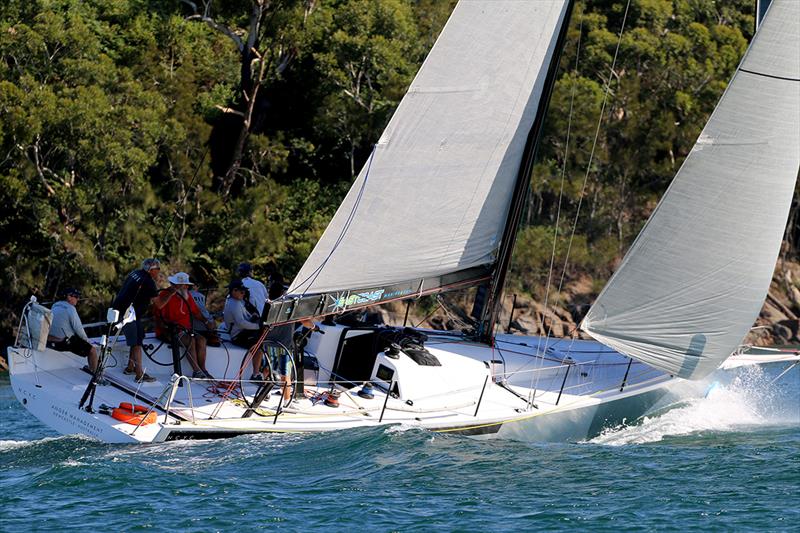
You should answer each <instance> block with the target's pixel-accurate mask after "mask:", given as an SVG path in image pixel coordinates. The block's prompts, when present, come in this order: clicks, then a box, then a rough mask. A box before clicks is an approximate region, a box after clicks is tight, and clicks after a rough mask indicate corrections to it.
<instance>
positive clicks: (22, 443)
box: [0, 436, 67, 452]
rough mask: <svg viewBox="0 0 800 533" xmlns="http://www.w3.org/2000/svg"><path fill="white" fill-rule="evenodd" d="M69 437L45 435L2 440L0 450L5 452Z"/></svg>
mask: <svg viewBox="0 0 800 533" xmlns="http://www.w3.org/2000/svg"><path fill="white" fill-rule="evenodd" d="M65 438H67V437H64V436H62V437H45V438H43V439H37V440H0V452H4V451H6V450H13V449H15V448H25V447H27V446H34V445H36V444H42V443H44V442H49V441H53V440H59V439H65Z"/></svg>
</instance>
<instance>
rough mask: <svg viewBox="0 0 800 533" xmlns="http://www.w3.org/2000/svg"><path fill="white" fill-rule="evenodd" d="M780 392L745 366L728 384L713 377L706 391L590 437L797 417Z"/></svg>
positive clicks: (721, 428) (646, 435) (622, 439)
mask: <svg viewBox="0 0 800 533" xmlns="http://www.w3.org/2000/svg"><path fill="white" fill-rule="evenodd" d="M780 392H781V391H780V390H778V389H776V388H775V386H773V385H771V384H770V383H769V379H768V378H767V376H766V375H765V374H764V372H763V371H762V370H761V369H760V368H758V367H748V368H747V369H744V370H743V371H740V372H739V373H738V375H736V376H735V377H734V378H733V380H732V381H731V382H730V383H729V384H726V385H723V384H719V383H712V384H711V385H710V386H708V387H707V393H706V395H705V396H704V397H694V398H684V399H682V400H681V401H679V402H676V403H674V404H672V405H671V406H669V407H667V408H666V409H665V410H664V411H662V412H661V413H659V414H656V415H653V416H650V417H647V416H646V417H644V418H642V419H641V421H640V422H639V423H637V424H636V425H632V426H621V427H618V428H612V429H609V430H606V431H604V432H603V433H602V434H601V435H599V436H598V437H596V438H594V439H592V440H591V441H590V442H591V443H594V444H608V445H612V446H620V445H624V444H643V443H648V442H658V441H661V440H663V439H664V438H665V437H671V436H681V435H689V434H696V433H701V434H702V433H704V432H726V431H742V430H747V429H751V428H753V427H757V426H762V427H763V426H776V425H786V424H798V423H800V412H798V410H797V409H795V408H792V407H788V408H787V407H786V405H785V404H786V400H787V398H786V397H785V396H782V395H781V394H780ZM792 395H793V394H792V393H790V396H792ZM788 400H789V401H790V402H791V401H792V400H791V398H789V399H788Z"/></svg>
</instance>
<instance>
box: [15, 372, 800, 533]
mask: <svg viewBox="0 0 800 533" xmlns="http://www.w3.org/2000/svg"><path fill="white" fill-rule="evenodd" d="M783 368H784V367H783V366H773V367H770V368H767V369H766V370H764V371H761V370H752V369H747V370H739V371H738V372H737V374H736V375H735V376H734V377H733V378H732V379H728V380H726V381H725V383H724V384H722V385H719V386H717V387H716V388H714V389H713V390H712V391H711V393H710V394H709V396H708V397H707V398H702V399H696V400H684V401H678V402H676V403H672V404H671V405H667V406H662V408H661V409H660V410H658V411H656V412H655V413H654V414H652V415H651V416H649V417H646V418H645V419H643V420H640V421H638V422H637V423H636V424H635V425H632V426H629V427H622V428H616V429H614V430H610V431H607V432H606V433H604V434H603V435H601V436H599V437H597V438H595V439H593V440H592V441H589V442H583V443H564V444H552V443H540V444H525V443H517V442H509V441H478V440H472V439H468V438H464V437H458V436H449V435H439V434H433V433H429V432H426V431H420V430H416V429H406V428H383V429H367V430H357V431H351V432H337V433H330V434H324V435H294V436H292V435H290V436H287V435H258V436H244V437H237V438H234V439H229V440H218V441H190V442H171V443H165V444H153V445H139V446H135V445H109V444H101V443H97V442H93V441H90V440H87V439H83V438H79V437H63V436H58V435H56V434H55V433H54V432H52V431H50V430H49V429H47V428H46V427H44V426H43V425H41V424H40V423H39V422H37V421H36V420H34V419H32V418H30V417H29V416H28V415H27V412H26V411H25V410H24V409H23V408H22V406H21V405H19V404H18V403H17V401H16V399H15V398H14V396H13V392H12V391H11V388H10V386H9V383H8V376H7V374H5V375H0V416H2V418H1V419H0V420H2V421H1V422H0V492H1V493H2V500H0V501H2V503H0V529H2V530H3V531H30V530H34V531H52V530H56V529H58V530H67V531H72V530H79V529H88V528H92V529H95V530H101V531H115V530H119V531H138V530H157V531H160V530H179V531H215V530H221V531H231V530H245V531H250V530H257V529H266V528H278V529H284V530H290V531H294V530H301V529H303V530H319V529H321V528H331V529H333V530H336V531H341V530H368V531H430V530H443V531H444V530H447V531H451V530H459V531H476V530H533V529H537V530H538V529H544V530H567V529H569V530H585V529H591V530H598V531H618V530H620V529H622V530H629V529H636V530H686V529H700V528H702V529H704V530H705V529H712V530H738V531H764V530H775V531H792V530H794V531H797V527H798V523H800V508H799V506H798V493H799V492H800V372H798V369H797V368H795V369H794V370H793V371H792V372H791V373H789V374H787V375H786V376H784V377H783V378H782V379H781V380H780V381H779V382H777V383H776V384H771V385H770V384H769V382H770V380H771V379H772V378H774V377H775V376H777V374H778V373H780V371H781V370H782V369H783Z"/></svg>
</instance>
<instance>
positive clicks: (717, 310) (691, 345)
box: [581, 0, 800, 378]
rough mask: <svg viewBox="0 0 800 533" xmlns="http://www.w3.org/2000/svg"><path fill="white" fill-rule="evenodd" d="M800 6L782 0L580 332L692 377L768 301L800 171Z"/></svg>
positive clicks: (712, 364) (738, 336)
mask: <svg viewBox="0 0 800 533" xmlns="http://www.w3.org/2000/svg"><path fill="white" fill-rule="evenodd" d="M799 80H800V1H798V0H774V1H773V2H772V5H771V7H770V8H769V11H768V12H767V15H766V18H765V19H764V21H763V23H762V25H761V27H760V28H759V30H758V32H757V33H756V35H755V37H754V39H753V42H752V43H751V45H750V48H749V49H748V51H747V53H746V55H745V57H744V59H743V60H742V62H741V64H740V65H739V69H738V71H737V72H736V74H735V75H734V77H733V80H732V81H731V83H730V85H729V86H728V89H727V91H726V92H725V94H724V96H723V98H722V100H721V101H720V102H719V104H718V106H717V108H716V110H715V111H714V113H713V115H712V116H711V118H710V120H709V122H708V124H707V125H706V127H705V129H704V130H703V132H702V133H701V134H700V138H699V139H698V140H697V143H696V144H695V146H694V148H693V149H692V152H691V153H690V154H689V156H688V157H687V159H686V161H685V162H684V164H683V166H682V167H681V169H680V171H679V172H678V174H677V176H676V177H675V180H674V181H673V182H672V184H671V185H670V187H669V189H668V191H667V193H666V194H665V196H664V197H663V198H662V200H661V202H660V203H659V205H658V207H657V208H656V210H655V211H654V212H653V214H652V216H651V217H650V220H649V221H648V222H647V225H646V226H645V227H644V229H643V230H642V232H641V233H640V234H639V236H638V238H637V239H636V241H635V242H634V243H633V245H632V246H631V249H630V250H629V251H628V253H627V255H626V256H625V258H624V259H623V262H622V264H621V266H620V267H619V269H618V270H617V272H616V273H615V274H614V276H613V277H612V278H611V280H610V281H609V283H608V285H607V286H606V287H605V289H604V290H603V292H602V293H601V294H600V296H599V297H598V299H597V301H596V302H595V304H594V305H593V306H592V308H591V309H590V311H589V313H588V315H587V316H586V318H585V319H584V321H583V323H582V325H581V327H582V329H583V330H584V331H586V332H588V333H589V334H590V335H591V336H592V337H594V338H595V339H597V340H599V341H600V342H602V343H603V344H606V345H607V346H609V347H611V348H614V349H615V350H618V351H620V352H622V353H624V354H627V355H630V356H631V357H634V358H635V359H637V360H639V361H642V362H644V363H648V364H651V365H653V366H655V367H657V368H660V369H663V370H666V371H667V372H670V373H672V374H675V375H678V376H680V377H684V378H699V377H702V376H704V375H706V374H708V373H709V372H711V371H713V370H714V369H716V368H717V367H718V366H719V364H720V363H721V362H722V361H723V360H725V359H726V358H727V357H728V356H729V355H730V354H731V353H732V352H733V351H734V350H735V349H736V348H737V346H738V345H739V343H740V342H741V341H742V339H743V338H744V336H745V335H746V334H747V332H748V330H749V328H750V327H751V326H752V325H753V322H754V321H755V319H756V317H757V316H758V312H759V310H760V308H761V306H762V304H763V302H764V298H765V296H766V293H767V290H768V288H769V284H770V280H771V279H772V272H773V270H774V268H775V261H776V259H777V255H778V252H779V248H780V245H781V239H782V237H783V233H784V229H785V226H786V219H787V216H788V212H789V208H790V205H791V199H792V194H793V191H794V187H795V181H796V178H797V175H798V168H799V167H800V81H799Z"/></svg>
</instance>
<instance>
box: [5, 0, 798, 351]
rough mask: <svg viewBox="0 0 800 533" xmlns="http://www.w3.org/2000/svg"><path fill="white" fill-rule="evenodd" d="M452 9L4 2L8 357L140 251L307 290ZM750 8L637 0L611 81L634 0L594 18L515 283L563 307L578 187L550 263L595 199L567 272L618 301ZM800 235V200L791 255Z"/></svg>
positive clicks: (242, 0)
mask: <svg viewBox="0 0 800 533" xmlns="http://www.w3.org/2000/svg"><path fill="white" fill-rule="evenodd" d="M454 3H455V2H453V1H450V0H282V1H280V0H271V1H268V0H215V1H213V2H211V1H203V0H196V1H186V0H184V1H179V0H4V2H2V3H0V210H2V213H1V214H0V317H1V318H0V333H1V334H2V339H0V344H6V343H8V342H9V339H13V333H14V328H15V326H16V323H17V321H18V320H19V312H20V311H21V308H22V305H23V304H24V302H25V301H26V300H27V299H28V298H29V296H30V295H32V294H33V295H36V296H37V297H38V298H39V299H40V300H44V301H52V300H53V299H54V298H55V296H56V295H57V294H58V293H59V292H60V291H61V290H63V289H64V287H66V286H78V287H80V288H81V289H82V290H83V293H84V296H85V297H86V298H85V302H84V303H83V304H82V305H81V307H80V308H79V310H80V312H81V314H82V315H83V316H84V319H85V320H86V319H94V318H99V317H100V316H102V315H103V314H104V313H103V310H104V308H105V307H106V306H107V305H108V303H109V302H110V300H111V298H112V297H113V295H114V294H115V292H116V290H117V289H118V287H119V286H120V284H121V281H122V279H123V278H124V276H125V275H126V274H127V273H128V272H129V271H130V270H132V269H134V268H136V267H137V266H138V264H139V263H140V261H141V260H142V259H143V258H145V257H151V256H157V257H159V258H161V259H162V261H164V262H165V264H166V268H165V271H168V272H175V271H177V270H186V271H189V272H190V273H191V274H192V276H193V277H194V278H195V279H197V280H198V282H199V284H200V285H201V286H204V287H217V286H221V285H224V284H225V283H227V281H228V279H229V278H230V276H231V273H232V270H233V269H234V268H235V266H236V264H237V263H238V262H240V261H250V262H251V263H252V264H253V265H254V266H255V268H256V274H257V276H261V277H264V276H265V275H266V273H267V271H268V270H278V271H280V272H283V273H284V275H285V276H286V277H289V278H290V277H291V276H292V275H293V274H294V273H295V272H296V271H297V269H298V268H299V267H300V265H301V264H302V262H303V261H304V259H305V257H306V256H307V254H308V253H309V252H310V251H311V249H312V247H313V246H314V244H315V242H316V240H317V238H318V237H319V236H320V235H321V233H322V231H323V230H324V228H325V226H326V224H327V222H328V220H329V219H330V217H331V216H332V215H333V213H334V211H335V210H336V208H337V206H338V204H339V202H340V200H341V198H342V197H343V196H344V194H345V193H346V191H347V189H348V187H349V184H350V183H351V181H352V179H353V177H354V176H355V174H356V173H357V172H358V171H359V169H360V167H361V165H362V163H363V162H364V160H365V158H366V156H367V155H368V154H369V151H370V149H371V145H372V143H373V142H375V141H376V139H377V138H378V137H379V135H380V132H381V131H382V129H383V127H384V125H385V124H386V122H387V121H388V119H389V117H390V116H391V114H392V112H393V110H394V108H395V106H396V105H397V104H398V102H399V100H400V98H401V97H402V96H403V94H404V92H405V89H406V87H407V86H408V85H409V83H410V82H411V80H412V78H413V76H414V74H415V72H416V70H417V68H418V67H419V65H420V64H421V62H422V60H423V59H424V58H425V55H426V53H427V51H428V50H429V49H430V47H431V45H432V44H433V42H434V41H435V39H436V36H437V35H438V32H439V31H440V30H441V27H442V26H443V24H444V23H445V21H446V20H447V17H448V16H449V13H450V11H451V9H452V6H453V5H454ZM754 3H755V2H754V0H725V1H720V0H633V1H632V3H631V7H630V12H629V13H628V17H627V22H626V24H625V28H624V34H623V37H622V40H621V46H620V51H619V57H618V59H617V62H616V66H615V68H614V69H613V71H612V70H611V64H612V59H613V55H614V51H615V48H616V45H617V40H618V34H619V31H620V26H621V23H622V19H623V15H624V11H625V2H624V1H622V0H583V1H578V2H577V3H576V8H575V12H574V13H573V16H572V21H571V30H570V32H569V36H568V42H567V46H566V48H565V50H564V53H563V56H562V59H561V71H560V78H559V79H558V81H557V84H556V87H555V92H554V95H553V98H552V103H551V106H550V110H549V114H548V117H549V118H548V121H547V125H546V131H545V134H544V137H543V143H542V146H541V150H540V153H539V158H538V163H537V165H536V168H535V172H534V178H533V182H532V188H531V193H530V196H529V198H528V201H527V207H526V211H525V215H524V225H523V228H522V230H521V232H520V234H519V238H518V245H517V248H516V252H515V257H514V263H513V268H512V272H511V279H510V281H509V284H510V290H513V291H518V292H520V293H522V294H526V295H528V296H529V297H530V298H533V299H542V297H543V295H544V287H545V282H544V280H545V277H546V276H547V273H548V270H549V265H550V260H551V250H552V239H553V235H554V232H555V222H556V218H557V213H558V206H559V203H558V197H559V190H560V188H561V185H560V184H561V176H562V173H563V174H564V177H565V188H564V198H563V201H562V203H561V214H560V217H559V226H560V227H559V228H558V235H559V236H560V239H559V241H558V245H557V247H556V261H555V264H556V265H561V264H563V263H564V260H565V258H566V253H567V242H568V241H569V235H570V233H571V231H572V225H573V222H574V220H575V214H576V212H577V210H578V205H579V202H580V212H581V216H580V217H579V218H578V219H577V225H576V228H575V230H576V233H575V236H574V239H573V240H572V245H571V249H570V257H569V261H568V266H567V271H566V279H568V280H571V279H579V278H580V279H584V280H589V289H588V290H587V291H585V292H586V294H583V295H581V296H580V298H583V299H589V298H591V296H592V295H593V294H596V292H597V291H599V289H600V288H601V287H602V285H603V283H604V282H605V280H606V279H607V278H608V276H609V275H610V273H611V272H612V271H613V268H614V266H615V264H616V262H617V261H618V260H619V259H620V258H621V256H622V254H623V253H624V251H625V250H626V248H627V246H628V245H629V244H630V243H631V242H632V240H633V238H634V237H635V236H636V234H637V233H638V231H639V229H640V228H641V226H642V224H643V223H644V221H645V220H646V217H647V216H648V215H649V213H650V212H651V211H652V209H653V208H654V206H655V204H656V202H657V200H658V198H659V196H660V194H661V193H662V192H663V191H664V190H665V188H666V187H667V185H668V183H669V181H670V180H671V178H672V176H673V175H674V174H675V172H676V171H677V170H678V168H679V166H680V164H681V162H682V161H683V159H684V157H685V156H686V155H687V153H688V152H689V150H690V148H691V146H692V145H693V143H694V141H695V139H696V137H697V135H698V134H699V132H700V129H701V128H702V126H703V124H704V122H705V120H706V118H707V116H708V114H709V113H710V112H711V111H712V110H713V108H714V105H715V104H716V101H717V99H718V98H719V96H720V95H721V94H722V92H723V90H724V89H725V86H726V83H727V81H728V79H729V77H730V76H731V74H732V73H733V71H734V69H735V67H736V65H737V63H738V61H739V60H740V58H741V55H742V54H743V52H744V50H745V49H746V46H747V43H748V42H749V39H750V38H751V37H752V33H753V30H754V20H753V16H754ZM578 51H579V52H578ZM606 83H608V84H609V96H608V102H607V104H606V106H605V109H604V112H603V116H602V120H603V124H602V128H601V130H600V136H599V140H598V144H597V148H596V151H595V155H594V159H593V163H592V166H591V168H590V169H588V170H589V180H588V185H587V188H586V189H585V190H583V188H582V184H583V181H584V176H585V175H586V173H587V164H588V161H589V153H590V151H591V148H592V143H593V139H594V134H595V128H596V125H597V121H598V118H599V115H600V110H601V107H602V102H603V95H604V92H605V86H606ZM570 110H571V111H570ZM568 124H569V125H570V129H571V133H570V145H569V149H568V150H565V141H566V131H567V126H568ZM397 201H398V202H402V201H403V200H402V198H398V199H397ZM798 242H800V230H798V205H797V201H795V204H794V206H793V211H792V218H791V220H790V224H789V230H788V231H787V235H786V246H785V247H784V252H783V258H784V259H786V260H787V261H792V260H796V259H797V255H798ZM558 276H560V271H559V272H556V277H558ZM789 283H792V281H791V277H790V279H789ZM795 283H796V282H795ZM798 306H800V304H798ZM795 311H797V312H800V307H799V308H798V309H796V310H795Z"/></svg>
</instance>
